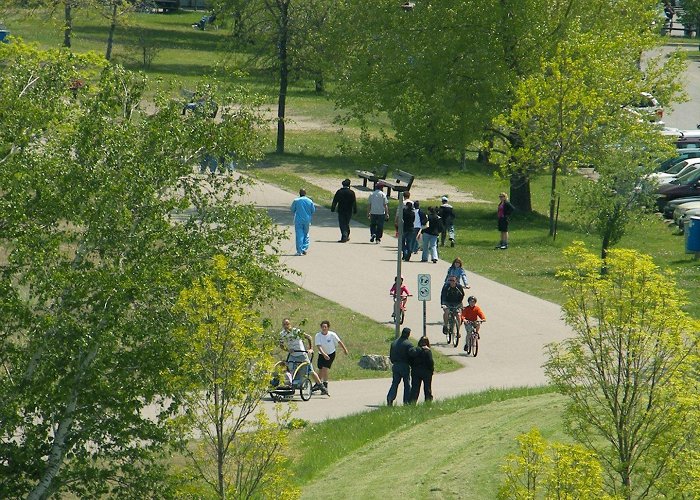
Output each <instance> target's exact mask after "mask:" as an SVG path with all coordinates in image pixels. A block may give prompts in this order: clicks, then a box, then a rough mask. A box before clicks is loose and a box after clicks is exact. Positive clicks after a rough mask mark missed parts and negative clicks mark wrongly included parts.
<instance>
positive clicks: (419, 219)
mask: <svg viewBox="0 0 700 500" xmlns="http://www.w3.org/2000/svg"><path fill="white" fill-rule="evenodd" d="M413 213H414V214H415V218H414V220H413V240H412V241H411V253H414V254H416V253H418V237H419V236H420V233H421V229H422V228H423V226H425V225H426V224H427V223H428V217H427V216H426V215H425V212H423V210H421V209H420V203H419V202H418V201H414V202H413Z"/></svg>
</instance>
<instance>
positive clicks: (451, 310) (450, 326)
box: [447, 304, 462, 347]
mask: <svg viewBox="0 0 700 500" xmlns="http://www.w3.org/2000/svg"><path fill="white" fill-rule="evenodd" d="M461 311H462V305H461V304H460V305H456V306H447V345H449V344H452V345H454V346H455V347H457V346H458V345H459V339H460V337H461V335H460V334H459V328H460V325H461V324H462V318H461V317H460V313H461Z"/></svg>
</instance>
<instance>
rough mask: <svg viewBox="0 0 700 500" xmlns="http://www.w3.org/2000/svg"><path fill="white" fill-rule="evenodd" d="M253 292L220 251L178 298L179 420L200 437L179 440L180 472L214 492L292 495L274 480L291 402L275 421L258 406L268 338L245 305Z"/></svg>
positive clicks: (280, 473) (265, 380)
mask: <svg viewBox="0 0 700 500" xmlns="http://www.w3.org/2000/svg"><path fill="white" fill-rule="evenodd" d="M252 292H253V290H252V288H251V287H250V286H249V285H248V284H247V282H246V280H245V279H243V278H242V277H241V276H240V275H239V274H238V273H237V272H236V271H235V270H233V269H231V268H230V267H229V263H228V262H227V260H226V258H225V257H223V256H216V257H214V261H213V266H212V270H211V273H209V274H208V275H207V276H204V277H202V278H200V279H199V280H198V281H197V282H196V283H194V284H193V285H192V286H191V287H190V288H188V289H186V290H183V291H182V292H181V294H180V298H179V300H178V302H177V310H178V312H179V313H180V315H181V316H182V320H183V326H182V327H180V328H178V329H177V330H176V332H175V335H174V338H175V341H177V342H179V343H180V344H181V345H182V352H185V353H186V354H185V356H184V357H183V359H182V365H181V369H180V370H178V375H179V376H180V377H181V382H182V383H183V384H184V385H185V386H186V387H187V389H188V390H187V397H186V398H185V401H184V403H183V409H184V411H185V413H186V416H185V417H184V419H183V422H182V424H183V425H185V426H186V428H192V429H193V431H194V434H193V435H192V437H195V438H196V437H199V439H198V440H197V442H196V445H195V447H194V449H191V448H187V447H186V448H185V450H186V452H187V456H188V458H189V462H190V466H189V467H188V470H187V472H186V474H187V475H190V476H191V477H196V478H197V479H199V480H200V481H201V482H203V483H205V484H206V485H207V486H206V490H209V491H211V492H215V493H216V495H217V497H218V498H227V497H232V498H251V497H259V496H262V497H266V498H271V497H274V498H291V497H293V489H290V487H289V485H288V484H285V483H284V482H282V481H280V478H282V477H284V476H285V474H286V469H285V468H284V460H283V457H282V455H281V451H282V450H283V448H284V445H285V442H286V437H287V432H288V429H287V425H288V423H289V419H290V414H291V409H288V410H287V411H286V412H285V413H283V414H279V412H278V420H277V422H274V423H273V422H270V420H269V418H268V416H267V415H266V413H265V410H264V408H261V407H260V402H261V400H262V397H263V396H264V395H265V393H266V391H267V389H268V386H269V374H270V372H271V370H272V365H273V360H272V356H271V351H272V347H273V344H274V342H273V339H269V338H265V337H264V336H263V335H262V328H261V327H260V322H259V318H258V317H257V314H255V312H254V311H253V310H252V309H250V308H249V307H248V304H250V303H251V302H252V301H253V300H254V296H253V293H252Z"/></svg>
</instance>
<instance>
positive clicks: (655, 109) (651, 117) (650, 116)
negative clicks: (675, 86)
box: [623, 92, 664, 126]
mask: <svg viewBox="0 0 700 500" xmlns="http://www.w3.org/2000/svg"><path fill="white" fill-rule="evenodd" d="M623 109H625V110H627V111H628V112H629V113H631V114H632V115H633V116H635V117H636V118H637V119H638V120H639V121H645V122H652V123H656V124H657V125H660V126H663V125H664V122H663V121H662V120H663V117H664V108H663V106H662V105H661V104H660V103H659V101H658V100H656V97H654V96H653V95H651V94H650V93H649V92H640V94H639V97H638V98H637V99H635V100H634V101H632V102H630V103H629V104H627V105H625V106H623Z"/></svg>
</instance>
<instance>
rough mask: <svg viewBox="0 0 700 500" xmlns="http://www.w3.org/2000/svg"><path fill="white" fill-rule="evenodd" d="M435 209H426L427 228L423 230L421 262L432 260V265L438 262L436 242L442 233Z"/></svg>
mask: <svg viewBox="0 0 700 500" xmlns="http://www.w3.org/2000/svg"><path fill="white" fill-rule="evenodd" d="M437 210H438V209H437V207H429V208H428V227H426V228H423V231H422V233H421V234H422V235H423V257H422V258H421V262H428V260H429V259H430V260H432V261H433V264H437V261H438V251H437V240H438V236H439V235H440V231H442V222H441V221H440V216H438V214H437Z"/></svg>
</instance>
